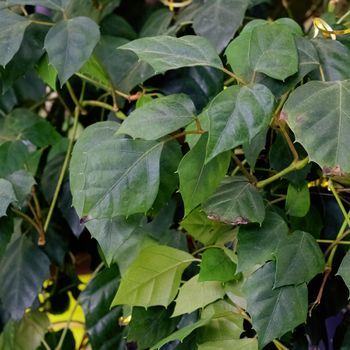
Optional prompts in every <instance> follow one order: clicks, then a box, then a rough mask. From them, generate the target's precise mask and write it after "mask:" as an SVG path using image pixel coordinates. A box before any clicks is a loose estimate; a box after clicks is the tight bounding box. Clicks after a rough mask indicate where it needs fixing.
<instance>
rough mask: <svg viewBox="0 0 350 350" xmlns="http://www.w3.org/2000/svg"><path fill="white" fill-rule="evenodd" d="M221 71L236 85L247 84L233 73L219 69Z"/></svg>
mask: <svg viewBox="0 0 350 350" xmlns="http://www.w3.org/2000/svg"><path fill="white" fill-rule="evenodd" d="M221 70H222V71H223V72H224V73H225V74H227V75H228V76H230V77H231V78H233V79H235V80H236V81H237V82H238V83H240V84H242V85H247V83H246V82H245V81H244V80H242V79H241V78H239V77H238V76H237V75H236V74H235V73H233V72H231V71H230V70H228V69H226V68H224V67H223V68H221Z"/></svg>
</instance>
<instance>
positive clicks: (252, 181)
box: [231, 152, 257, 184]
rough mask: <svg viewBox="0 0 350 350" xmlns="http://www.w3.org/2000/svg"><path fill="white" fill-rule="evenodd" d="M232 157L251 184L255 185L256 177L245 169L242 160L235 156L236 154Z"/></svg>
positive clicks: (232, 153) (232, 154)
mask: <svg viewBox="0 0 350 350" xmlns="http://www.w3.org/2000/svg"><path fill="white" fill-rule="evenodd" d="M231 157H232V159H233V160H234V161H235V163H236V165H237V166H238V167H239V169H240V170H241V172H242V173H243V175H244V176H245V177H246V178H247V179H248V180H249V182H250V183H253V184H255V183H256V182H257V179H256V177H255V176H254V175H252V174H250V173H249V171H248V170H247V169H246V168H245V166H244V165H243V163H242V162H241V161H240V159H239V158H238V157H237V156H236V155H235V153H234V152H231Z"/></svg>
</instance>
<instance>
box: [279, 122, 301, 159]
mask: <svg viewBox="0 0 350 350" xmlns="http://www.w3.org/2000/svg"><path fill="white" fill-rule="evenodd" d="M278 125H279V127H280V130H281V133H282V135H283V137H284V139H285V140H286V142H287V144H288V147H289V149H290V151H291V152H292V155H293V161H294V162H297V161H298V160H299V154H298V152H297V150H296V149H295V147H294V144H293V142H292V140H291V139H290V136H289V133H288V131H287V129H286V126H285V122H284V121H282V120H279V121H278Z"/></svg>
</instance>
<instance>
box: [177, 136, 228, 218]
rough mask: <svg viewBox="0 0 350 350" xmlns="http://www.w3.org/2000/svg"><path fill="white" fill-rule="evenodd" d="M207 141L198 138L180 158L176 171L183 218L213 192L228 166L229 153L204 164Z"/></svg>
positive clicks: (203, 138)
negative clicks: (178, 179)
mask: <svg viewBox="0 0 350 350" xmlns="http://www.w3.org/2000/svg"><path fill="white" fill-rule="evenodd" d="M207 139H208V137H207V135H203V136H202V137H201V138H200V140H199V141H198V142H197V143H196V144H195V146H194V147H193V148H192V149H191V150H190V151H189V152H188V153H187V154H186V155H185V156H184V157H183V158H182V160H181V162H180V165H179V168H178V170H177V171H178V173H179V178H180V193H181V196H182V199H183V201H184V205H185V216H186V215H187V214H189V213H190V212H191V211H192V210H193V209H194V208H195V207H196V206H197V205H199V204H200V203H202V202H203V201H205V200H206V199H208V197H209V196H210V195H211V194H212V193H213V192H214V191H215V189H216V188H217V187H218V186H219V184H220V182H221V181H222V179H223V178H224V176H225V175H226V172H227V169H228V166H229V164H230V159H231V155H230V152H225V153H222V154H220V155H218V156H217V157H215V158H213V159H212V160H211V161H210V162H209V163H207V164H205V147H206V143H207Z"/></svg>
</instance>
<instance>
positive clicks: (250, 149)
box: [243, 129, 267, 169]
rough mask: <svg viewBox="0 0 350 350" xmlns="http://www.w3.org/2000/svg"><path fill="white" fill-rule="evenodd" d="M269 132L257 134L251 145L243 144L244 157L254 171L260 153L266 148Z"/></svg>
mask: <svg viewBox="0 0 350 350" xmlns="http://www.w3.org/2000/svg"><path fill="white" fill-rule="evenodd" d="M266 134H267V130H266V129H265V130H262V131H260V132H259V133H258V134H256V135H255V136H254V137H253V139H252V140H251V141H250V143H245V144H243V151H244V157H245V159H246V160H247V162H248V164H249V165H250V167H251V168H252V169H254V168H255V163H256V161H257V159H258V156H259V154H260V152H261V151H262V150H263V149H264V148H265V143H266Z"/></svg>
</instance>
